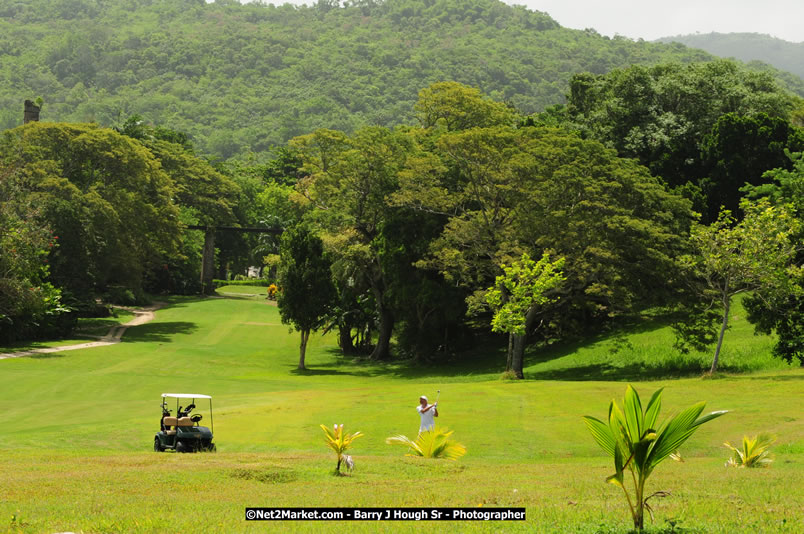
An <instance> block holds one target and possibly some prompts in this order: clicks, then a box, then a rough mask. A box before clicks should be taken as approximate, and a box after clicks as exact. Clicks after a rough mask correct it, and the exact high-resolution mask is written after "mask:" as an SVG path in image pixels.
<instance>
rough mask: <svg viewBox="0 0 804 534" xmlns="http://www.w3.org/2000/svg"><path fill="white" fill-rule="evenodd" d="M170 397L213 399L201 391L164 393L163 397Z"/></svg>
mask: <svg viewBox="0 0 804 534" xmlns="http://www.w3.org/2000/svg"><path fill="white" fill-rule="evenodd" d="M165 397H170V398H173V399H211V398H212V397H210V396H209V395H201V394H200V393H162V398H165Z"/></svg>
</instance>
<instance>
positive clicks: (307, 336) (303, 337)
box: [299, 330, 310, 369]
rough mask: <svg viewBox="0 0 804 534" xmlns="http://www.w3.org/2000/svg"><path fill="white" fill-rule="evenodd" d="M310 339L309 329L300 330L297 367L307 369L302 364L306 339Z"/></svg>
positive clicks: (305, 350)
mask: <svg viewBox="0 0 804 534" xmlns="http://www.w3.org/2000/svg"><path fill="white" fill-rule="evenodd" d="M308 339H310V331H309V330H302V331H301V346H300V347H299V369H307V368H306V367H305V366H304V355H305V353H306V352H307V340H308Z"/></svg>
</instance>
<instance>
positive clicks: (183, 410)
mask: <svg viewBox="0 0 804 534" xmlns="http://www.w3.org/2000/svg"><path fill="white" fill-rule="evenodd" d="M168 399H176V415H175V416H174V415H171V412H172V410H171V409H170V406H169V405H168ZM196 399H199V400H200V399H207V400H209V423H210V427H212V426H213V425H212V397H210V396H209V395H199V394H196V393H162V404H161V407H162V419H160V421H159V426H160V427H161V428H160V430H159V432H157V433H156V436H154V451H156V452H163V451H164V450H166V449H171V450H174V451H176V452H197V451H210V452H213V451H215V444H214V443H212V430H211V429H210V428H207V427H205V426H199V425H198V423H199V422H200V421H201V419H203V416H202V415H201V414H199V413H195V414H192V415H191V413H190V412H192V411H193V410H195V401H196ZM185 402H188V403H189V404H187V406H183V404H184V403H185ZM179 403H182V405H180V404H179ZM170 404H171V405H172V404H173V402H172V401H171V402H170Z"/></svg>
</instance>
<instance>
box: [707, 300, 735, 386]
mask: <svg viewBox="0 0 804 534" xmlns="http://www.w3.org/2000/svg"><path fill="white" fill-rule="evenodd" d="M730 307H731V298H729V297H728V296H726V298H725V299H724V300H723V324H722V325H721V326H720V337H718V339H717V347H716V348H715V358H714V360H712V368H711V369H710V370H709V373H714V372H715V371H717V361H718V359H719V358H720V347H721V346H722V345H723V336H724V335H725V334H726V328H728V326H729V308H730Z"/></svg>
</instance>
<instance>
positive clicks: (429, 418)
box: [416, 395, 438, 434]
mask: <svg viewBox="0 0 804 534" xmlns="http://www.w3.org/2000/svg"><path fill="white" fill-rule="evenodd" d="M416 411H417V412H419V415H420V416H421V418H422V423H421V425H419V434H421V433H422V432H427V431H429V430H432V429H433V428H435V419H434V418H435V417H438V403H437V402H436V403H435V404H427V397H425V396H424V395H422V396H421V397H419V405H418V406H416Z"/></svg>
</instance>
